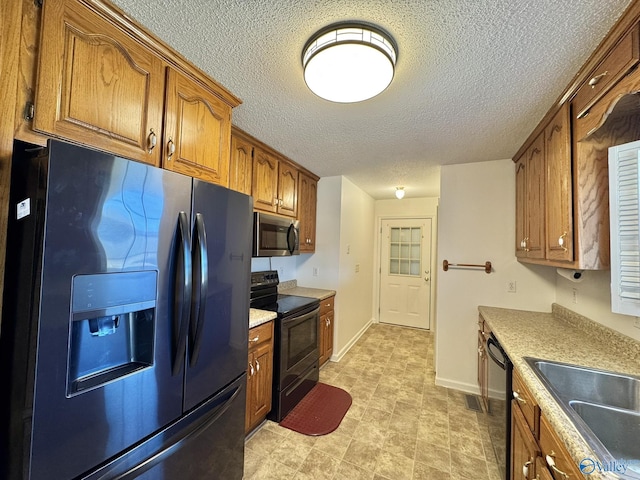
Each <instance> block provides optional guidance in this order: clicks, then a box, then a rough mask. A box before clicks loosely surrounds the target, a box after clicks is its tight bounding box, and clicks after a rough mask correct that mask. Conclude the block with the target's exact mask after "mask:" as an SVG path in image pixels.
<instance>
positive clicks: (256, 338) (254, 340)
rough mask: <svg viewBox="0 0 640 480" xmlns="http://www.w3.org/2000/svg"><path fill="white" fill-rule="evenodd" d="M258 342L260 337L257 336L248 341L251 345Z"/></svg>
mask: <svg viewBox="0 0 640 480" xmlns="http://www.w3.org/2000/svg"><path fill="white" fill-rule="evenodd" d="M258 340H260V336H259V335H258V336H257V337H253V338H250V339H249V341H250V342H251V343H256V342H257V341H258Z"/></svg>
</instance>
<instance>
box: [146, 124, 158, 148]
mask: <svg viewBox="0 0 640 480" xmlns="http://www.w3.org/2000/svg"><path fill="white" fill-rule="evenodd" d="M157 143H158V137H157V136H156V132H154V131H153V128H151V129H150V133H149V136H148V137H147V148H148V153H151V151H152V150H153V149H154V148H155V147H156V144H157Z"/></svg>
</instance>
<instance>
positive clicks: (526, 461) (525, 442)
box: [511, 400, 540, 480]
mask: <svg viewBox="0 0 640 480" xmlns="http://www.w3.org/2000/svg"><path fill="white" fill-rule="evenodd" d="M539 455H540V449H539V448H538V443H537V442H536V439H535V437H534V436H533V433H531V430H530V429H529V426H528V425H527V421H526V420H525V418H524V415H523V414H522V411H521V410H520V408H519V406H518V404H517V402H516V400H512V401H511V480H533V479H534V478H535V476H534V475H535V469H536V465H535V461H536V458H537V457H538V456H539Z"/></svg>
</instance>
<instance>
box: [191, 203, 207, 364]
mask: <svg viewBox="0 0 640 480" xmlns="http://www.w3.org/2000/svg"><path fill="white" fill-rule="evenodd" d="M193 240H194V246H193V255H194V257H195V261H194V265H195V268H194V274H195V273H196V272H197V273H198V276H199V277H200V278H199V282H194V288H193V297H192V301H191V320H190V322H191V326H190V330H191V347H192V348H191V354H190V356H189V366H190V367H194V366H195V365H196V364H197V363H198V355H199V353H200V347H201V345H202V329H203V327H204V314H205V308H206V305H207V293H208V288H209V252H208V250H207V231H206V229H205V224H204V216H203V215H202V214H201V213H196V221H195V225H194V235H193ZM195 242H197V246H196V244H195Z"/></svg>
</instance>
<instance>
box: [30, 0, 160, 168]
mask: <svg viewBox="0 0 640 480" xmlns="http://www.w3.org/2000/svg"><path fill="white" fill-rule="evenodd" d="M41 38H42V41H41V44H40V55H39V59H40V60H39V61H40V64H39V68H38V79H37V84H36V96H35V117H34V121H33V128H34V129H35V130H37V131H41V132H45V133H47V134H50V135H52V136H55V137H61V138H66V139H70V140H74V141H76V142H79V143H82V144H84V145H90V146H93V147H96V148H99V149H103V150H106V151H109V152H111V153H114V154H116V155H121V156H124V157H129V158H133V159H136V160H139V161H143V162H146V163H150V164H152V165H159V164H160V153H159V150H160V148H158V147H154V145H155V144H156V143H157V145H158V146H159V144H160V136H161V133H162V132H161V129H162V109H163V105H162V102H163V98H164V67H163V63H162V61H161V60H160V58H158V57H156V56H155V55H154V54H153V53H152V52H151V51H150V50H148V49H147V48H146V47H144V46H143V45H142V44H140V43H137V42H136V41H135V40H134V39H132V38H131V37H130V36H129V35H127V34H125V33H124V32H123V31H122V30H120V29H119V28H118V27H116V26H115V25H114V24H112V23H110V22H109V21H107V20H106V19H105V18H103V17H102V16H100V15H99V14H97V13H96V12H95V11H93V10H91V9H90V8H89V7H87V6H86V5H84V4H82V3H81V2H78V1H75V0H57V1H48V2H44V9H43V13H42V34H41ZM154 139H155V140H154Z"/></svg>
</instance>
